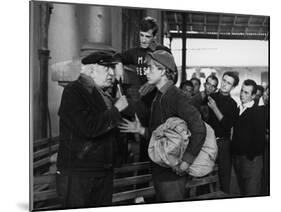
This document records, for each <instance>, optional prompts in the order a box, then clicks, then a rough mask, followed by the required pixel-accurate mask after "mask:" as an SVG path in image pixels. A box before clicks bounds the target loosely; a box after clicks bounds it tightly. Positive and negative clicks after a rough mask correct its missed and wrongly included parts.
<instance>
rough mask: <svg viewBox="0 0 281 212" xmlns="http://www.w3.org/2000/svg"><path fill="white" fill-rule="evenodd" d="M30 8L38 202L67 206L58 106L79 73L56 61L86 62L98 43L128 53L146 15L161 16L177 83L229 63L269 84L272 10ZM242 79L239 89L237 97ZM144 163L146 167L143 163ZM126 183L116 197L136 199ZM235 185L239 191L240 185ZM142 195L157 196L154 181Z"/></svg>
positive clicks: (161, 38) (218, 71)
mask: <svg viewBox="0 0 281 212" xmlns="http://www.w3.org/2000/svg"><path fill="white" fill-rule="evenodd" d="M30 13H31V16H30V32H31V33H30V97H31V98H30V105H31V107H30V115H31V117H30V120H31V121H30V124H31V127H30V143H31V150H32V151H33V154H32V156H31V161H30V162H31V163H32V164H33V165H32V168H31V169H32V170H31V171H30V173H31V175H32V176H34V179H33V181H31V182H32V183H31V186H32V187H33V189H31V190H32V192H31V199H32V202H33V203H32V204H33V208H34V209H58V208H60V206H59V204H58V201H57V200H56V199H55V197H56V194H55V189H54V187H53V185H51V181H52V180H54V177H52V176H51V177H50V175H51V174H52V173H55V171H56V166H55V154H56V152H57V149H58V145H59V143H58V136H59V117H58V115H57V113H58V108H59V105H60V100H61V95H62V91H63V86H62V85H63V84H64V83H68V82H70V81H72V80H75V79H76V78H77V76H78V75H79V72H77V70H76V69H71V68H70V69H69V70H68V72H66V73H65V74H64V75H59V74H58V73H56V72H55V71H54V67H60V65H63V64H66V63H68V62H72V63H73V61H74V62H75V61H79V59H81V58H82V57H83V56H85V55H87V54H89V53H90V52H94V51H97V50H104V51H110V52H122V51H125V50H127V49H129V48H132V47H135V46H138V45H139V29H138V23H139V22H140V20H141V19H142V18H143V17H145V16H151V17H153V18H155V19H157V21H158V23H159V26H160V29H159V33H158V36H157V41H158V42H159V43H161V44H163V45H165V46H167V47H169V48H170V49H171V51H172V54H173V56H174V57H175V61H176V64H177V68H178V80H177V83H176V85H177V86H179V84H180V82H181V81H183V80H185V79H190V78H191V77H197V78H199V79H200V81H201V82H202V83H203V82H205V79H206V77H207V76H208V75H210V74H211V73H214V74H215V75H216V76H217V77H218V78H219V79H220V78H221V77H222V74H223V72H225V71H227V70H231V71H235V72H238V73H239V77H240V80H241V82H242V81H243V80H244V79H247V78H252V79H254V80H255V81H256V82H257V84H260V85H263V86H267V85H268V84H269V21H270V19H269V17H268V16H258V15H244V14H226V13H215V12H212V13H211V12H195V11H174V10H160V9H148V8H129V7H118V6H99V5H86V4H68V3H51V2H32V4H31V5H30ZM240 86H241V85H239V86H237V88H236V89H234V90H233V93H232V95H233V96H234V98H236V99H238V97H239V91H240ZM128 148H129V152H130V153H131V154H130V158H129V159H128V158H127V159H126V160H127V163H137V162H139V161H138V153H137V145H136V144H135V143H134V142H132V143H128ZM128 157H129V156H128ZM142 166H145V167H147V165H146V164H140V165H138V167H142ZM124 169H125V168H122V167H121V168H119V170H118V173H119V174H120V173H121V174H120V175H122V173H123V172H124ZM137 171H138V170H137V169H135V170H134V171H133V172H134V173H135V174H136V173H137ZM46 176H47V177H46ZM125 177H126V175H125ZM145 179H148V180H149V179H151V178H149V177H148V176H146V178H145ZM212 179H213V178H212ZM142 180H144V178H143V179H142ZM127 182H128V179H127ZM132 182H133V181H132ZM134 182H136V181H134ZM140 182H142V183H143V182H145V181H140ZM118 183H119V185H120V186H121V185H123V184H122V183H124V182H123V181H122V182H121V180H119V181H118V179H117V180H116V184H118ZM210 184H212V185H213V184H215V181H210ZM123 187H124V189H123V190H122V189H119V190H118V189H117V191H116V195H115V198H116V200H117V199H118V198H119V199H118V200H120V201H119V203H116V204H117V205H118V204H131V203H133V202H132V201H131V200H127V199H126V198H125V196H124V193H123V195H121V194H120V193H122V192H125V191H127V190H126V189H129V190H133V192H132V195H137V194H136V192H135V191H136V190H137V187H136V185H135V184H133V183H132V184H130V185H127V187H126V186H124V185H123ZM233 188H234V189H233V195H234V196H235V194H236V191H235V185H233ZM212 189H215V188H213V187H212V188H211V190H212ZM213 192H215V191H213ZM142 195H144V196H145V195H147V196H149V197H150V196H152V195H153V191H152V189H151V186H150V187H149V188H148V189H147V190H145V191H143V193H142ZM131 197H135V196H131ZM218 197H219V196H214V198H218ZM207 198H208V197H207ZM203 199H204V198H203ZM116 202H118V201H116Z"/></svg>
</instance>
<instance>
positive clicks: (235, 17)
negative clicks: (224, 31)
mask: <svg viewBox="0 0 281 212" xmlns="http://www.w3.org/2000/svg"><path fill="white" fill-rule="evenodd" d="M236 20H237V16H234V20H233V23H232V27H231V35H232V34H233V29H234V25H235V24H236Z"/></svg>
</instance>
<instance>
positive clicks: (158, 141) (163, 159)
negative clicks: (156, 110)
mask: <svg viewBox="0 0 281 212" xmlns="http://www.w3.org/2000/svg"><path fill="white" fill-rule="evenodd" d="M205 126H206V139H205V142H204V144H203V147H202V149H201V151H200V152H199V154H198V156H197V157H196V158H195V160H194V162H193V163H192V164H191V165H190V166H189V169H188V170H187V171H188V174H189V175H192V176H195V177H202V176H205V175H207V174H209V173H210V172H211V171H212V170H213V168H214V165H215V160H216V156H217V151H218V148H217V143H216V137H215V133H214V131H213V129H212V128H211V127H210V126H209V125H208V124H206V123H205ZM190 135H191V133H190V131H189V130H188V126H187V124H186V122H185V121H184V120H182V119H180V118H177V117H171V118H169V119H167V121H166V122H165V123H164V124H162V125H160V126H159V127H158V128H157V129H156V130H154V131H153V133H152V136H151V139H150V142H149V146H148V155H149V157H150V159H151V160H152V161H153V162H155V163H157V164H158V165H160V166H163V167H170V168H174V167H176V166H177V165H179V164H180V163H181V161H182V157H183V154H184V152H185V150H186V148H187V145H188V143H189V137H190Z"/></svg>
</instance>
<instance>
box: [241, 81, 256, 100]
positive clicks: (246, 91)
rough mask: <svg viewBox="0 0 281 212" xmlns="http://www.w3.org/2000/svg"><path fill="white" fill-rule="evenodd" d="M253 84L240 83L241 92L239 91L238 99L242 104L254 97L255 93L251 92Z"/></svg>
mask: <svg viewBox="0 0 281 212" xmlns="http://www.w3.org/2000/svg"><path fill="white" fill-rule="evenodd" d="M252 92H253V86H251V85H249V86H247V85H244V84H243V85H242V88H241V92H240V100H241V102H242V104H245V103H248V102H250V101H252V100H253V99H254V98H255V94H252Z"/></svg>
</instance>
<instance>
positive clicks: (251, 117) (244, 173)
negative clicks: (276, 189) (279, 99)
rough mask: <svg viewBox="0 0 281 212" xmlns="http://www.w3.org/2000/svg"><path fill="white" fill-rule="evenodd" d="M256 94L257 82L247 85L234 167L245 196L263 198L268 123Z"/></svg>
mask: <svg viewBox="0 0 281 212" xmlns="http://www.w3.org/2000/svg"><path fill="white" fill-rule="evenodd" d="M256 91H257V84H256V83H255V81H253V80H249V79H248V80H245V81H244V83H243V85H242V88H241V92H240V100H241V104H240V106H239V110H240V112H239V117H238V118H237V120H236V121H235V124H234V130H233V141H232V146H231V150H232V154H233V165H234V170H235V172H236V176H237V180H238V184H239V187H240V191H241V194H242V195H259V194H261V193H260V192H261V178H262V167H263V158H262V155H263V152H264V142H265V121H264V120H265V119H264V113H263V111H262V109H261V108H260V107H258V106H257V105H255V102H254V98H255V94H256Z"/></svg>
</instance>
